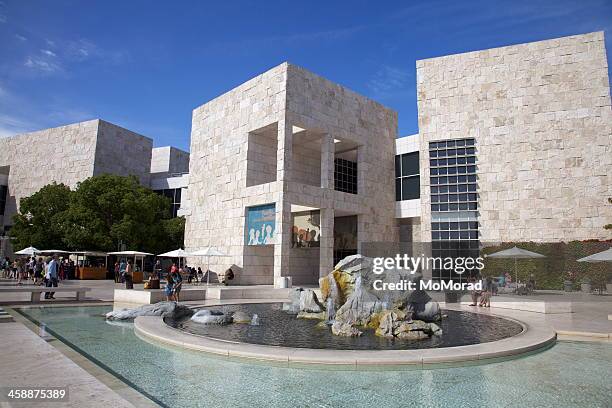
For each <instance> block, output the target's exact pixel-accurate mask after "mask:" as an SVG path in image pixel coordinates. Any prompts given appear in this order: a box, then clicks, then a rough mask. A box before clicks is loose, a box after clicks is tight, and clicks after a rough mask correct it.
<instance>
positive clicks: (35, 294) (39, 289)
mask: <svg viewBox="0 0 612 408" xmlns="http://www.w3.org/2000/svg"><path fill="white" fill-rule="evenodd" d="M90 290H91V288H85V287H70V288H69V287H57V288H47V287H45V286H36V287H33V288H24V287H16V288H1V287H0V294H2V293H30V294H31V297H30V301H31V302H40V294H41V293H43V292H56V293H57V292H76V300H81V299H83V298H84V297H85V293H86V292H88V291H90Z"/></svg>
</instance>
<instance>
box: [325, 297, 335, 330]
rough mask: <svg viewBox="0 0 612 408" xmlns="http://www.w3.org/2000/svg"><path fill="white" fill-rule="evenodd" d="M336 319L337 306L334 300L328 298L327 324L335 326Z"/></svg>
mask: <svg viewBox="0 0 612 408" xmlns="http://www.w3.org/2000/svg"><path fill="white" fill-rule="evenodd" d="M335 317H336V305H335V304H334V299H332V298H331V296H330V297H328V298H327V308H326V309H325V324H328V325H329V324H334V321H335V320H334V318H335Z"/></svg>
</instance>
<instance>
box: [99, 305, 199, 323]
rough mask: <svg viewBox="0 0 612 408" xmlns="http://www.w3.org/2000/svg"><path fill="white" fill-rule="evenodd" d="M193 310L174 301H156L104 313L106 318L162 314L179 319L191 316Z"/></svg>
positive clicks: (114, 318)
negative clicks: (150, 303)
mask: <svg viewBox="0 0 612 408" xmlns="http://www.w3.org/2000/svg"><path fill="white" fill-rule="evenodd" d="M192 314H193V310H192V309H190V308H188V307H187V306H184V305H179V304H178V303H176V302H158V303H154V304H152V305H143V306H140V307H136V308H133V309H125V308H124V309H120V310H113V311H112V312H108V313H107V314H106V319H108V320H133V319H135V318H136V317H138V316H162V317H170V318H172V319H180V318H181V317H184V316H191V315H192Z"/></svg>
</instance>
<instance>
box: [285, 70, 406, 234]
mask: <svg viewBox="0 0 612 408" xmlns="http://www.w3.org/2000/svg"><path fill="white" fill-rule="evenodd" d="M287 116H288V118H289V120H290V121H291V123H293V124H294V125H296V126H299V127H301V128H304V129H308V130H311V131H316V132H318V133H321V134H324V135H327V136H328V137H329V138H330V139H332V143H333V139H334V138H335V139H338V140H346V141H350V142H353V143H355V144H357V145H358V146H359V148H358V152H359V153H358V161H359V167H358V178H359V194H357V195H354V194H348V193H343V192H339V191H335V190H333V179H332V183H331V185H330V188H329V189H321V188H320V187H315V186H309V185H302V184H297V183H295V184H292V183H290V184H289V186H288V192H287V193H288V195H289V197H288V199H289V200H290V202H291V203H293V204H299V205H306V206H312V207H318V208H334V209H335V210H336V213H338V211H341V212H343V213H354V214H358V215H359V218H360V223H362V225H361V227H362V228H361V233H362V234H363V235H364V241H393V242H395V241H397V239H398V229H397V226H396V221H395V181H394V174H395V173H394V171H395V170H394V163H395V162H394V160H395V158H394V157H395V139H396V137H397V113H396V112H395V111H393V110H391V109H388V108H386V107H385V106H383V105H381V104H379V103H378V102H375V101H373V100H371V99H368V98H366V97H363V96H361V95H359V94H357V93H355V92H353V91H350V90H348V89H346V88H344V87H342V86H341V85H338V84H335V83H333V82H331V81H328V80H327V79H325V78H322V77H320V76H317V75H315V74H313V73H311V72H309V71H307V70H305V69H303V68H300V67H297V66H294V65H290V69H289V79H288V83H287ZM330 158H331V160H333V156H331V155H330ZM331 165H332V166H333V162H332V163H331ZM328 166H329V164H328ZM322 167H323V164H322ZM327 168H328V167H326V169H327Z"/></svg>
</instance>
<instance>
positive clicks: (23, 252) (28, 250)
mask: <svg viewBox="0 0 612 408" xmlns="http://www.w3.org/2000/svg"><path fill="white" fill-rule="evenodd" d="M39 253H40V251H39V250H38V249H36V248H34V247H33V246H29V247H27V248H24V249H22V250H21V251H17V252H15V255H27V256H32V255H36V254H39Z"/></svg>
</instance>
